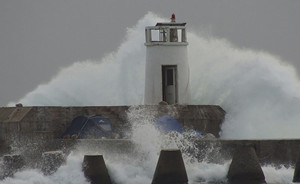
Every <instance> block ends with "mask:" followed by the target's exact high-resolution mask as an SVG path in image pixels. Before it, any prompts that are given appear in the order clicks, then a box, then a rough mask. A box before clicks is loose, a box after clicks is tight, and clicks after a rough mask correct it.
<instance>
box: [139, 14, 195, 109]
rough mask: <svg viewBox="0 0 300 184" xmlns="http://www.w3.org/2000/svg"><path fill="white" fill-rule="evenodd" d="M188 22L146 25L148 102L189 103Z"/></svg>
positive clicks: (146, 89) (149, 103)
mask: <svg viewBox="0 0 300 184" xmlns="http://www.w3.org/2000/svg"><path fill="white" fill-rule="evenodd" d="M185 25H186V23H176V21H175V14H173V15H172V18H171V22H167V23H157V24H156V25H155V26H148V27H146V28H145V33H146V42H145V46H146V48H147V50H146V52H147V54H146V74H145V96H144V103H145V104H146V105H154V104H159V103H160V102H162V101H164V102H167V103H168V104H187V103H188V102H189V97H190V91H189V75H190V74H189V64H188V58H187V45H188V42H187V39H186V27H185Z"/></svg>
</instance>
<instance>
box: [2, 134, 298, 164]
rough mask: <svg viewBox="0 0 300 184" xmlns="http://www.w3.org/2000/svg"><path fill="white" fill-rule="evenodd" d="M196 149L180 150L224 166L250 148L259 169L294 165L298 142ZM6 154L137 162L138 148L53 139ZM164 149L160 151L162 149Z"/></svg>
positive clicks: (120, 142)
mask: <svg viewBox="0 0 300 184" xmlns="http://www.w3.org/2000/svg"><path fill="white" fill-rule="evenodd" d="M194 144H195V149H189V150H183V152H185V151H188V152H189V154H193V155H194V156H195V157H196V158H197V159H198V160H199V161H203V160H205V161H208V162H213V163H223V162H224V161H227V160H230V159H232V156H233V153H234V151H235V150H236V149H237V148H238V147H240V146H245V145H246V146H252V147H253V148H254V150H255V152H256V155H257V157H258V160H259V162H260V164H261V165H264V164H273V165H287V166H289V165H295V163H296V161H297V156H298V154H299V150H300V149H299V148H300V147H299V146H300V140H298V139H297V140H221V139H199V140H195V141H194ZM0 147H1V148H2V154H1V155H0V156H3V155H5V154H15V153H17V154H21V155H22V156H24V158H26V159H25V160H27V162H28V163H33V162H40V161H39V160H40V159H41V157H42V153H43V152H48V151H58V150H59V151H62V152H64V153H65V154H66V155H68V154H69V153H70V152H71V151H73V152H81V153H85V154H95V153H97V154H99V153H100V154H103V155H109V156H110V157H114V156H116V157H119V156H120V155H123V154H124V155H127V156H130V157H134V158H138V157H139V155H141V154H139V151H140V150H139V146H137V145H136V144H135V143H133V142H132V141H131V140H128V139H82V140H80V139H78V140H71V139H70V140H65V139H53V140H51V141H41V140H40V141H38V142H30V143H27V144H24V143H22V144H19V147H18V150H13V149H6V150H5V152H4V149H3V145H0ZM162 149H163V148H162Z"/></svg>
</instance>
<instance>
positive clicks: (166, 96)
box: [162, 65, 177, 104]
mask: <svg viewBox="0 0 300 184" xmlns="http://www.w3.org/2000/svg"><path fill="white" fill-rule="evenodd" d="M162 89H163V90H162V92H163V94H162V96H163V101H165V102H167V103H168V104H175V103H177V66H176V65H163V66H162Z"/></svg>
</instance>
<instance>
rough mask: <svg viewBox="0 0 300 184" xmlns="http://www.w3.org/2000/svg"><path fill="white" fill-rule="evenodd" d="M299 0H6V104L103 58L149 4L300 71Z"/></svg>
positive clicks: (2, 100)
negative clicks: (68, 70)
mask: <svg viewBox="0 0 300 184" xmlns="http://www.w3.org/2000/svg"><path fill="white" fill-rule="evenodd" d="M299 10H300V1H299V0H189V1H182V0H151V1H150V0H84V1H83V0H0V106H5V105H6V104H7V103H8V102H10V101H16V100H18V99H19V98H21V97H23V96H24V95H25V94H26V93H28V92H30V91H32V90H33V89H35V88H36V87H37V86H38V85H39V84H41V83H46V82H48V81H49V80H50V79H51V78H52V77H53V76H54V75H56V73H57V72H58V71H59V69H60V68H61V67H66V66H68V65H71V64H72V63H73V62H76V61H84V60H88V59H92V60H100V59H101V58H102V57H103V56H104V55H105V54H107V53H110V52H112V51H114V50H116V49H117V48H118V46H119V45H120V43H121V42H122V40H123V39H124V36H125V34H126V28H128V27H132V26H134V25H135V24H136V23H137V21H138V20H139V19H140V18H141V17H143V16H144V15H145V14H146V13H147V12H148V11H152V12H154V13H157V14H159V15H162V16H165V17H170V15H171V14H172V13H173V12H174V13H175V14H176V16H177V20H181V21H186V22H187V23H188V24H187V26H188V29H189V30H194V31H198V32H200V31H201V32H205V33H206V34H210V35H213V36H215V37H219V38H225V39H227V40H229V41H230V42H231V43H233V44H234V45H236V46H238V47H241V48H250V49H254V50H259V51H260V50H263V51H266V52H269V53H271V54H274V55H276V56H278V57H280V58H281V59H282V60H284V61H286V62H288V63H290V64H292V65H294V66H295V67H296V68H297V70H298V71H300V61H299V60H300V11H299Z"/></svg>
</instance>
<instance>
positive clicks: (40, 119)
mask: <svg viewBox="0 0 300 184" xmlns="http://www.w3.org/2000/svg"><path fill="white" fill-rule="evenodd" d="M129 112H133V113H139V114H140V116H141V117H145V116H150V118H151V117H153V118H155V117H160V116H163V115H168V116H172V117H174V118H175V119H177V120H178V121H179V122H180V123H181V124H182V126H183V127H184V128H188V129H189V128H191V129H195V130H200V131H202V132H204V133H212V134H214V135H215V136H216V137H219V132H220V125H221V124H222V122H223V120H224V117H225V111H224V110H223V109H222V108H221V107H219V106H214V105H146V106H144V105H143V106H91V107H53V106H50V107H47V106H41V107H1V108H0V140H2V141H5V142H9V141H12V140H13V141H15V140H22V139H24V138H26V139H48V140H50V139H56V138H60V136H61V135H62V134H63V132H64V131H65V130H66V129H67V127H68V126H69V125H70V124H71V122H72V120H73V119H74V118H76V117H77V116H80V115H86V116H92V115H102V116H104V117H106V118H109V119H110V121H111V123H112V125H113V126H114V127H115V130H116V132H118V133H120V134H122V132H125V131H127V130H128V129H129V128H130V123H129V119H128V113H129Z"/></svg>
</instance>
